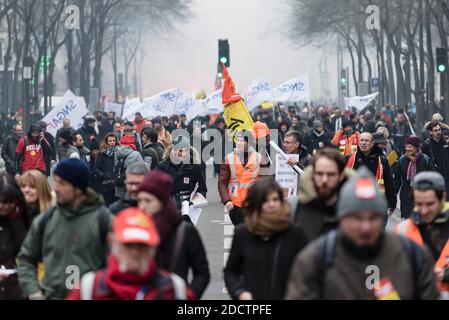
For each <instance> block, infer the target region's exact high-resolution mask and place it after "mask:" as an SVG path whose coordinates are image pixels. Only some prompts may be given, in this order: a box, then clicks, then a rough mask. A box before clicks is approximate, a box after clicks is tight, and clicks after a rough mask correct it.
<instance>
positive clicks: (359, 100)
mask: <svg viewBox="0 0 449 320" xmlns="http://www.w3.org/2000/svg"><path fill="white" fill-rule="evenodd" d="M378 95H379V92H376V93H373V94H370V95H367V96H364V97H350V98H345V103H346V107H347V108H350V109H351V108H356V109H357V111H362V110H363V109H364V108H366V106H368V105H369V104H370V102H371V101H373V100H374V99H375V98H376V97H377V96H378Z"/></svg>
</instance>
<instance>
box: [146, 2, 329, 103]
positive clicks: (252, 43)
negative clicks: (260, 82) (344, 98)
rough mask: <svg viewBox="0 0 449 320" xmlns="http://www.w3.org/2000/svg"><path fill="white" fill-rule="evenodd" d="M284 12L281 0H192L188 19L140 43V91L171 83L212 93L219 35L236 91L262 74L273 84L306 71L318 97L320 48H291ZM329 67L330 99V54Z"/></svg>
mask: <svg viewBox="0 0 449 320" xmlns="http://www.w3.org/2000/svg"><path fill="white" fill-rule="evenodd" d="M286 10H288V9H287V7H286V4H285V2H284V1H276V0H193V6H192V16H191V18H190V20H189V21H188V22H186V23H183V24H180V25H179V26H177V29H176V30H174V31H173V32H171V33H167V34H164V35H160V36H159V37H158V38H159V39H155V40H154V41H151V42H147V43H145V47H146V49H145V51H146V58H145V62H144V67H143V75H142V92H143V95H144V96H150V95H153V94H155V93H158V92H160V91H163V90H166V89H169V88H173V87H184V88H186V89H187V90H190V91H192V92H197V91H198V90H200V89H205V90H206V91H207V92H208V93H209V92H211V91H213V90H214V80H215V75H216V69H217V60H218V39H219V38H227V39H229V43H230V51H231V68H230V72H231V75H232V77H233V79H234V81H235V83H236V85H237V87H238V88H239V92H240V93H242V94H244V93H246V91H247V87H248V85H249V84H250V82H251V81H252V80H254V79H256V78H258V77H261V76H267V77H268V78H269V79H270V81H271V85H272V86H273V87H274V86H276V85H278V84H280V83H282V82H284V81H286V80H289V79H291V78H293V77H296V76H298V75H301V74H303V73H309V79H310V86H311V96H312V97H315V96H319V95H320V91H321V83H320V75H319V74H320V72H319V70H320V69H319V62H320V58H321V57H322V52H324V49H316V48H313V47H302V48H298V47H296V48H295V44H294V43H293V42H292V41H291V40H289V39H288V38H287V36H286V32H287V30H286V26H287V22H288V21H287V12H286ZM328 65H329V68H328V71H329V72H330V75H331V77H330V81H331V82H330V84H329V87H330V89H331V91H332V96H333V97H335V96H336V83H337V67H336V58H335V56H333V55H331V56H329V60H328Z"/></svg>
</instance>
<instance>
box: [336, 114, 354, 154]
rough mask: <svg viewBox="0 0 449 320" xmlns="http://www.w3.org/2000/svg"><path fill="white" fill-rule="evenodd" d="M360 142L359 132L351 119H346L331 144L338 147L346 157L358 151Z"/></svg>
mask: <svg viewBox="0 0 449 320" xmlns="http://www.w3.org/2000/svg"><path fill="white" fill-rule="evenodd" d="M358 143H359V132H358V131H355V132H354V129H353V127H352V123H351V121H349V120H344V121H343V124H342V127H341V128H340V129H339V130H338V131H337V132H336V133H335V135H334V138H333V139H332V141H331V144H332V145H334V146H336V147H338V149H339V150H340V154H341V155H342V156H344V157H346V156H348V155H351V154H352V153H354V152H356V151H357V145H358Z"/></svg>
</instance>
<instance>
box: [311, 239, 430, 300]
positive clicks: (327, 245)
mask: <svg viewBox="0 0 449 320" xmlns="http://www.w3.org/2000/svg"><path fill="white" fill-rule="evenodd" d="M398 237H399V239H400V240H401V242H402V244H403V246H404V249H405V251H406V252H407V257H408V259H409V261H410V264H411V265H412V268H413V282H414V284H415V288H414V291H415V292H414V299H418V298H419V295H418V289H419V288H416V284H417V283H418V280H419V275H420V274H421V272H422V269H423V264H424V254H423V251H422V249H421V248H420V247H419V246H418V245H417V244H415V243H414V242H413V241H412V240H410V239H408V238H406V237H403V236H398ZM336 238H337V231H336V230H333V231H330V232H329V233H327V234H326V235H324V236H322V237H321V238H319V239H318V244H317V250H316V256H315V259H316V268H317V269H316V281H317V282H318V288H319V298H318V299H324V286H325V284H324V277H325V275H326V271H327V269H329V268H330V267H331V266H332V262H333V260H334V251H335V239H336Z"/></svg>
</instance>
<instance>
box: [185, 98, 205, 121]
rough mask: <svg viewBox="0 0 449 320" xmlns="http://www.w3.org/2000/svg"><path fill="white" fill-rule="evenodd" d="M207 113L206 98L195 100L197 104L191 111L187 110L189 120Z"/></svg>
mask: <svg viewBox="0 0 449 320" xmlns="http://www.w3.org/2000/svg"><path fill="white" fill-rule="evenodd" d="M205 115H206V105H205V103H204V100H195V104H194V105H193V107H192V108H190V110H189V111H187V114H186V116H187V120H188V121H192V120H193V119H195V117H197V116H200V117H203V116H205Z"/></svg>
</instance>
